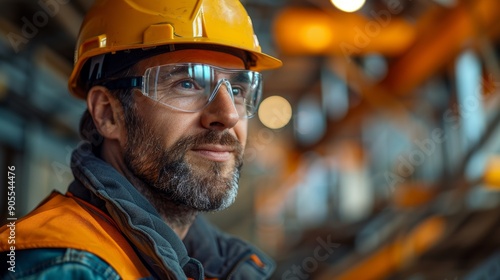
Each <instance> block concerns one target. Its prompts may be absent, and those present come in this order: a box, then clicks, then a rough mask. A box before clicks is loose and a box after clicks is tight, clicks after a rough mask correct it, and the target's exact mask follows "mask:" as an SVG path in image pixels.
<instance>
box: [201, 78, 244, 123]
mask: <svg viewBox="0 0 500 280" xmlns="http://www.w3.org/2000/svg"><path fill="white" fill-rule="evenodd" d="M216 90H217V91H216V92H215V97H214V99H213V100H212V101H211V102H210V104H208V106H207V107H205V108H204V109H203V114H202V125H203V126H204V127H205V128H209V129H217V130H224V129H229V128H232V127H234V126H235V125H236V123H238V121H239V119H240V116H239V114H238V110H237V109H236V106H235V104H234V96H233V94H232V90H231V84H230V83H229V81H221V84H220V85H219V87H218V88H217V89H216Z"/></svg>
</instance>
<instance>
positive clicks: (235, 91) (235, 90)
mask: <svg viewBox="0 0 500 280" xmlns="http://www.w3.org/2000/svg"><path fill="white" fill-rule="evenodd" d="M233 95H234V96H238V95H243V89H241V88H237V87H233Z"/></svg>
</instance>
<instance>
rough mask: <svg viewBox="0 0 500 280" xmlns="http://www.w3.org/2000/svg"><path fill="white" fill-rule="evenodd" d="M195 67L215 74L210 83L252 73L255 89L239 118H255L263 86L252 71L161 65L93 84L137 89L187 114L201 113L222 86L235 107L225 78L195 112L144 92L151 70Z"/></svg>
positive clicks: (110, 88)
mask: <svg viewBox="0 0 500 280" xmlns="http://www.w3.org/2000/svg"><path fill="white" fill-rule="evenodd" d="M196 65H202V66H204V67H206V66H208V67H210V70H211V72H214V73H215V74H214V75H213V77H212V79H211V82H214V81H215V80H216V79H215V78H214V77H216V76H217V75H216V74H217V73H236V72H246V73H252V77H256V78H257V79H258V80H257V81H256V82H255V83H252V85H254V84H255V85H256V86H257V88H256V89H254V94H253V95H251V96H250V97H251V100H250V103H249V102H244V105H245V114H244V115H243V116H241V115H240V114H239V115H240V118H246V119H249V118H252V117H254V116H255V114H256V113H257V110H258V108H259V105H260V102H261V101H262V88H263V85H262V74H261V73H259V72H256V71H252V70H246V69H245V70H244V69H226V68H222V67H218V66H213V65H210V64H206V63H175V64H163V65H158V66H152V67H148V68H147V69H146V70H145V71H144V74H143V75H142V76H128V77H121V78H116V79H110V80H104V81H100V82H98V83H95V84H94V85H101V86H104V87H106V88H107V89H109V90H119V89H132V88H137V89H140V90H141V93H142V94H143V95H144V96H146V97H148V98H150V99H152V100H155V101H157V102H159V103H160V104H162V105H165V106H168V107H169V108H172V109H174V110H178V111H181V112H188V113H195V112H199V111H202V110H203V109H204V108H206V107H207V106H208V105H209V104H210V103H211V102H212V101H213V100H214V99H215V97H216V96H217V94H218V92H219V91H220V88H221V87H222V85H225V86H226V89H227V91H228V93H229V95H230V97H231V100H232V101H233V105H234V106H236V104H235V100H234V94H233V92H232V85H231V82H230V81H229V80H228V79H227V78H220V79H217V84H216V85H215V86H214V87H213V90H212V92H211V93H210V94H209V96H208V99H207V102H206V104H205V105H204V106H203V107H201V108H199V109H196V110H185V109H182V108H177V107H175V106H172V105H169V104H165V103H162V102H161V101H159V100H157V99H155V98H154V97H153V96H151V95H150V94H149V91H148V90H146V89H147V88H149V87H148V86H147V85H146V82H147V81H148V80H149V79H150V78H151V77H149V75H150V73H151V69H154V68H160V67H165V66H196ZM214 70H215V71H214ZM153 79H154V77H153ZM156 83H157V81H156V82H155V87H157V84H156ZM155 91H156V88H155ZM245 100H246V99H245ZM249 105H250V106H249Z"/></svg>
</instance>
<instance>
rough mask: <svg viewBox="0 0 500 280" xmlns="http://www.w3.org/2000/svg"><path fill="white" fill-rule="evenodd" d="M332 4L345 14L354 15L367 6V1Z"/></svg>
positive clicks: (345, 0) (333, 0)
mask: <svg viewBox="0 0 500 280" xmlns="http://www.w3.org/2000/svg"><path fill="white" fill-rule="evenodd" d="M331 1H332V4H333V5H335V7H337V8H338V9H339V10H342V11H344V12H348V13H352V12H355V11H357V10H359V9H361V7H363V5H364V4H365V1H366V0H331Z"/></svg>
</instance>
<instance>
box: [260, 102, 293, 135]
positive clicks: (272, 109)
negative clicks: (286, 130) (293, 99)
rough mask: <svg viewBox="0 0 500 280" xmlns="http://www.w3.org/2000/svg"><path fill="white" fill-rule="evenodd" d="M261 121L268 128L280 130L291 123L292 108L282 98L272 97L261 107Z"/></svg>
mask: <svg viewBox="0 0 500 280" xmlns="http://www.w3.org/2000/svg"><path fill="white" fill-rule="evenodd" d="M258 114H259V119H260V121H261V122H262V124H264V125H265V126H267V127H268V128H271V129H279V128H282V127H284V126H285V125H287V124H288V123H289V122H290V119H291V118H292V106H291V105H290V102H288V100H286V99H285V98H283V97H281V96H277V95H275V96H270V97H268V98H266V99H264V101H262V103H261V104H260V107H259V113H258Z"/></svg>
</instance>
